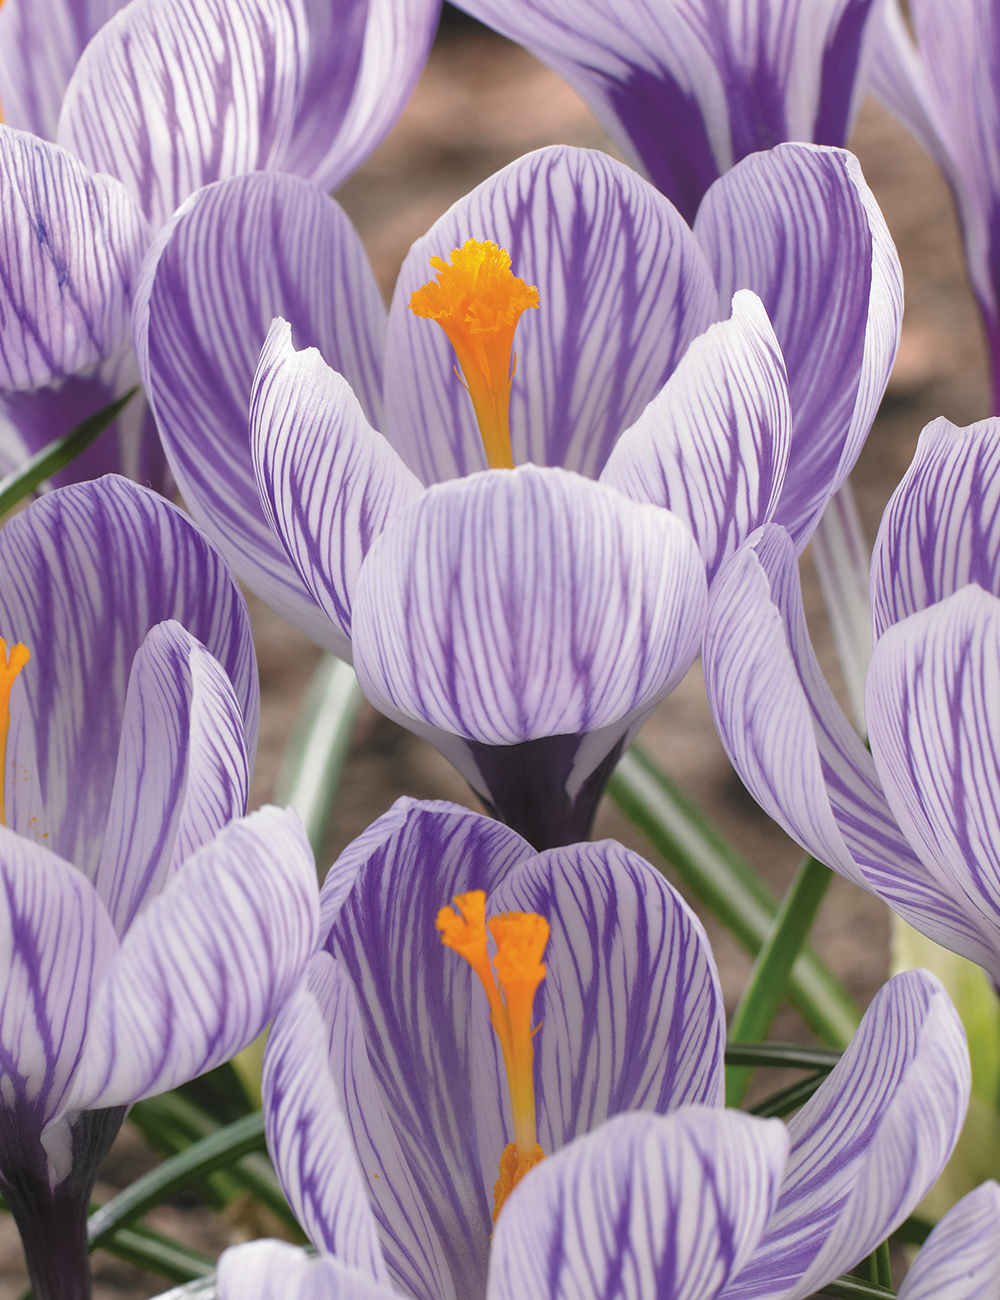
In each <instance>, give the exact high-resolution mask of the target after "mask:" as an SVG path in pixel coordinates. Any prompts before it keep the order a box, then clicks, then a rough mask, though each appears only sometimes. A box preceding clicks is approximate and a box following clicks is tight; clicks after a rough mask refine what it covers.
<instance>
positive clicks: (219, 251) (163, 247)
mask: <svg viewBox="0 0 1000 1300" xmlns="http://www.w3.org/2000/svg"><path fill="white" fill-rule="evenodd" d="M275 316H283V317H284V318H285V319H286V320H288V321H289V322H290V323H291V326H292V331H293V337H294V340H295V343H296V346H298V347H300V348H303V347H317V348H318V349H319V351H320V353H321V355H322V356H323V359H324V360H325V361H326V362H327V363H328V364H329V365H331V366H333V367H334V369H336V370H338V371H340V372H341V373H342V374H343V375H344V377H345V378H346V380H347V382H348V383H349V384H350V385H351V387H352V388H353V389H354V391H355V392H356V393H357V394H358V395H359V397H360V400H361V403H362V406H363V407H364V408H365V412H366V414H367V416H368V418H369V419H370V420H372V421H373V422H374V423H376V424H377V423H378V421H379V400H380V397H379V394H380V387H381V363H382V336H383V332H384V329H385V308H384V307H383V305H382V300H381V296H380V294H379V290H378V286H377V284H376V283H375V277H374V274H373V272H372V270H371V268H370V266H369V264H368V260H367V257H366V256H365V253H364V251H363V249H362V248H361V244H360V241H359V240H358V237H357V235H356V233H355V232H354V229H353V227H352V226H351V224H350V222H349V221H348V220H347V218H346V217H345V216H344V214H343V212H342V211H341V209H340V208H339V207H337V205H336V204H335V203H333V202H332V201H331V200H330V199H328V198H327V197H326V195H325V194H323V193H322V191H321V190H319V189H317V188H316V187H315V186H312V185H309V184H307V183H306V182H305V181H301V180H297V179H295V178H294V177H292V176H283V175H254V176H242V177H238V178H237V179H235V180H231V181H228V182H224V183H222V184H220V185H216V186H212V187H210V188H208V189H205V190H202V191H200V192H199V193H198V194H196V195H195V196H194V197H193V198H192V199H191V200H190V202H189V203H188V204H187V205H186V206H185V207H184V209H183V210H182V211H181V212H179V213H178V214H177V217H176V218H175V220H174V221H173V222H172V223H171V224H170V226H168V227H167V229H166V230H165V231H164V232H163V234H162V236H161V238H160V239H159V240H158V242H157V244H156V245H155V246H154V248H153V249H152V250H151V252H150V257H149V259H148V260H147V263H146V268H145V274H144V284H143V288H142V291H141V294H140V298H139V301H138V303H137V306H136V317H135V345H136V352H137V353H138V355H139V358H140V365H141V368H142V372H143V379H144V382H145V385H146V391H147V393H148V394H149V399H150V402H151V404H152V407H153V410H154V413H155V415H156V422H157V425H158V427H159V430H160V435H161V437H162V438H163V442H164V446H165V448H166V451H167V456H168V458H169V460H170V465H171V468H172V470H173V472H174V476H175V478H176V479H177V483H178V486H179V487H180V489H181V492H182V493H183V495H184V499H185V502H186V503H187V505H188V507H189V508H190V510H191V511H192V513H193V514H194V516H195V518H196V519H198V520H199V522H200V523H201V524H202V525H203V527H204V528H205V529H206V531H207V532H208V533H209V534H210V535H211V536H212V537H213V539H214V540H215V541H216V542H217V543H218V545H219V547H220V549H221V550H222V551H223V553H224V554H225V556H226V558H227V559H228V560H229V562H230V564H231V565H232V566H233V568H234V570H235V571H236V573H237V574H238V575H239V576H240V577H241V578H242V579H243V580H244V581H245V582H246V583H247V585H248V586H250V587H251V588H253V590H254V591H255V592H256V593H257V594H258V595H259V596H260V597H261V598H262V599H263V600H265V601H266V602H267V603H268V604H269V605H270V606H271V608H272V609H275V610H277V612H278V613H279V614H281V615H282V616H283V617H285V618H287V619H288V620H289V622H291V623H294V624H295V625H296V626H297V627H299V628H301V629H302V630H303V631H304V632H306V633H307V634H308V635H309V636H311V637H312V638H313V640H315V641H318V642H319V643H320V644H321V645H324V646H325V647H326V648H327V649H330V650H333V651H334V652H336V653H344V652H345V651H346V644H345V641H344V637H343V634H342V633H341V632H340V631H339V630H335V629H333V628H332V627H331V624H330V622H329V619H328V618H327V617H326V615H325V614H323V613H322V611H321V610H320V609H318V608H317V606H316V601H315V600H314V598H313V596H312V594H311V593H310V592H309V591H308V590H307V588H306V587H305V586H304V584H303V582H302V580H301V578H300V577H299V575H298V573H297V572H296V571H295V569H294V567H293V566H292V564H291V563H290V561H289V559H288V556H287V554H286V553H285V549H284V547H283V546H282V544H281V542H280V540H279V539H278V538H277V537H276V536H275V535H274V533H273V532H272V530H271V528H270V526H269V524H268V522H267V520H266V518H265V514H264V511H263V508H262V507H261V503H260V498H259V497H258V494H257V485H256V482H255V479H254V472H253V462H252V460H251V455H250V445H249V428H248V423H247V412H248V409H249V406H250V397H251V390H252V386H253V378H254V372H255V370H256V368H257V362H258V358H259V356H260V351H261V347H262V346H263V344H264V341H265V339H266V337H267V333H268V330H269V328H270V325H271V321H272V319H273V317H275Z"/></svg>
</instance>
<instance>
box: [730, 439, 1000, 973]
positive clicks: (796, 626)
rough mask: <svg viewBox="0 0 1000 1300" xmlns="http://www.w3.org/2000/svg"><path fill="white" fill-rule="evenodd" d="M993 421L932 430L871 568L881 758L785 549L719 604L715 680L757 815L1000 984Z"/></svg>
mask: <svg viewBox="0 0 1000 1300" xmlns="http://www.w3.org/2000/svg"><path fill="white" fill-rule="evenodd" d="M998 481H1000V422H998V421H996V420H987V421H983V422H981V423H980V424H977V425H972V426H971V427H970V428H968V429H956V428H955V427H954V426H953V425H951V424H950V423H949V422H948V421H947V420H938V421H935V422H934V423H932V424H930V425H928V427H927V428H926V429H925V430H924V432H923V434H922V435H921V438H920V442H919V443H918V447H917V453H916V456H915V457H914V461H913V464H912V466H911V467H910V469H909V470H908V471H907V474H906V475H905V476H904V478H903V481H902V482H901V484H900V485H899V487H898V488H897V490H896V492H895V494H894V495H893V498H892V500H891V501H890V503H889V505H888V507H887V509H886V512H885V515H884V516H883V520H882V526H881V528H880V530H879V536H878V540H877V542H876V547H875V554H874V558H873V562H872V606H873V621H874V631H875V636H876V644H875V652H874V655H873V658H872V665H871V669H870V671H869V674H868V682H867V687H866V713H867V722H868V728H869V734H870V737H871V746H872V753H871V754H870V755H869V753H868V752H867V750H865V748H864V746H863V745H862V744H861V742H860V741H859V740H858V738H857V737H856V736H855V735H854V734H853V732H852V731H851V728H850V727H849V726H848V725H847V722H846V720H845V718H844V717H843V715H842V714H841V713H840V710H839V709H838V707H837V705H836V702H835V701H834V699H833V696H832V693H831V692H830V690H829V687H828V686H827V684H826V682H825V681H824V679H823V676H822V674H821V672H820V670H819V667H818V665H817V663H816V659H815V656H814V654H813V652H812V648H811V646H810V643H809V639H808V635H807V633H806V629H805V622H804V619H803V615H802V606H801V598H800V595H799V587H798V577H797V573H796V566H795V560H794V553H793V551H792V548H791V545H790V543H789V541H788V539H787V537H785V536H784V535H783V534H782V533H781V530H780V529H776V528H773V527H770V528H767V529H765V530H763V532H762V533H760V534H758V535H757V536H755V537H753V538H751V539H750V540H749V541H748V542H747V543H746V547H745V549H744V551H743V552H742V553H740V554H738V555H737V556H736V558H735V559H734V560H733V561H732V564H731V567H730V568H729V569H728V570H727V571H726V573H725V575H724V576H723V578H722V579H721V580H720V581H719V582H718V583H717V584H716V587H715V589H714V591H713V593H712V602H711V607H710V613H709V624H708V632H707V633H706V639H705V647H704V666H705V677H706V682H707V684H708V688H709V697H710V700H711V702H712V707H713V713H714V716H715V720H716V725H717V726H718V728H719V733H720V735H721V736H722V739H723V743H724V744H725V746H726V749H727V751H728V752H729V755H730V757H731V759H732V761H733V763H734V766H735V767H736V769H737V771H738V772H739V774H740V776H741V777H742V778H743V780H744V782H745V783H746V785H747V787H748V788H749V789H750V791H751V793H752V794H753V795H754V797H755V798H756V799H757V800H758V802H759V803H761V804H762V806H763V807H764V808H765V809H766V810H767V811H768V812H769V813H770V815H771V816H772V817H774V818H775V819H776V820H777V821H779V822H780V823H781V824H782V825H783V826H784V827H785V828H786V829H787V830H788V831H789V833H790V834H791V835H792V836H793V837H794V838H796V839H797V840H798V841H799V843H801V844H804V845H806V846H808V848H809V850H810V852H812V853H814V854H815V856H816V857H818V858H819V859H820V860H821V861H823V862H825V863H827V864H828V865H829V866H830V867H832V868H833V869H834V870H836V871H839V872H840V873H841V874H842V875H845V876H847V877H848V878H849V879H851V880H854V881H855V882H856V883H857V884H859V885H861V886H862V887H863V888H865V889H869V890H871V891H874V892H875V893H878V894H879V895H880V896H881V897H882V898H884V899H885V900H886V901H887V902H888V903H889V904H890V906H891V907H893V908H894V909H895V910H896V911H897V912H899V913H900V915H901V916H903V917H904V918H905V919H906V920H907V921H909V923H910V924H911V925H913V926H915V927H916V928H917V929H918V930H920V931H922V932H923V933H924V934H926V935H928V936H929V937H930V938H932V939H934V940H936V942H938V943H940V944H942V945H943V946H944V947H946V948H950V949H952V950H953V951H955V952H959V953H961V954H962V955H963V956H966V957H969V958H971V959H972V960H973V961H975V962H978V963H979V965H981V966H983V967H984V968H985V969H986V970H987V972H989V974H991V975H992V976H993V978H994V979H998V978H1000V859H998V857H997V850H996V845H997V843H998V842H1000V835H998V833H997V830H996V827H995V823H996V818H997V798H996V792H997V765H998V751H997V740H996V737H997V735H998V734H1000V719H998V718H997V717H996V712H997V707H998V701H1000V692H998V690H997V685H996V682H997V674H998V673H1000V600H998V596H1000V578H998V575H1000V538H998V535H997V510H996V502H997V494H996V485H997V483H998Z"/></svg>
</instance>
